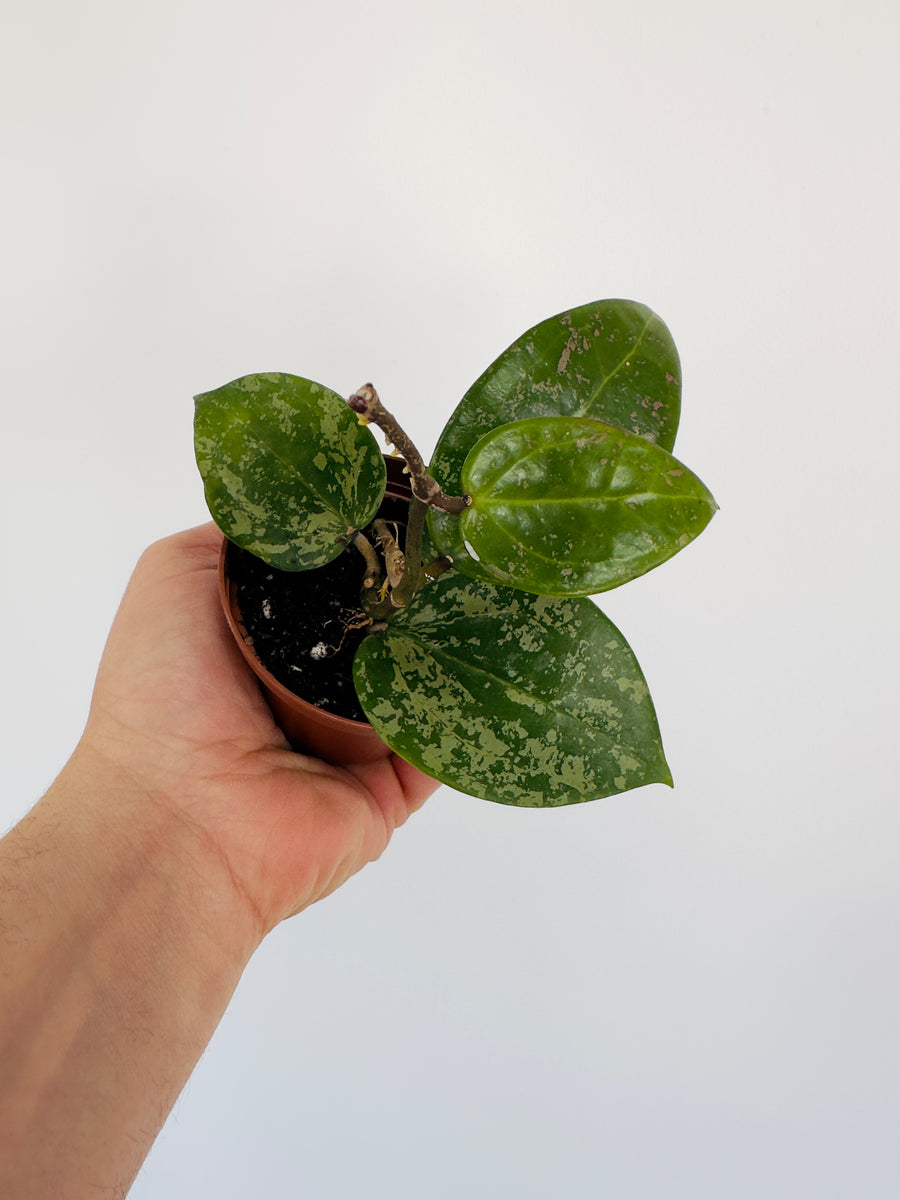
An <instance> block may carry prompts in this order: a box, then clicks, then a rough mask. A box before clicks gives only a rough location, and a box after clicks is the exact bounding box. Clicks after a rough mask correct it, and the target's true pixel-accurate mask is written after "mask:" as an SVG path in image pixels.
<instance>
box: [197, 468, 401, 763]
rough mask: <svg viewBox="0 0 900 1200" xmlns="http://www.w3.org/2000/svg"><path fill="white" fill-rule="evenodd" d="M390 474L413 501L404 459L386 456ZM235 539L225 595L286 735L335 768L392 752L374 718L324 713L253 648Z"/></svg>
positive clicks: (391, 488) (393, 495) (390, 487)
mask: <svg viewBox="0 0 900 1200" xmlns="http://www.w3.org/2000/svg"><path fill="white" fill-rule="evenodd" d="M385 464H386V466H387V472H388V482H387V491H386V493H385V494H386V497H387V498H388V499H392V500H409V499H410V495H411V493H410V488H409V479H408V477H407V476H406V475H404V474H403V466H404V464H403V460H402V459H399V458H389V457H388V456H387V455H385ZM230 548H231V542H229V541H228V539H227V538H223V539H222V549H221V551H220V552H219V595H220V597H221V600H222V608H223V609H224V612H225V617H226V620H227V621H228V625H229V628H230V629H231V632H232V633H233V634H234V639H235V641H236V642H237V644H238V648H239V649H240V651H241V653H242V654H243V656H244V658H245V660H246V661H247V663H248V665H249V666H250V668H251V670H252V671H253V673H254V674H255V675H256V677H257V679H258V680H259V682H260V685H261V687H262V690H263V693H264V695H265V697H266V700H267V701H268V702H269V707H270V708H271V709H272V713H273V715H274V717H275V720H276V721H277V722H278V724H279V726H280V727H281V729H282V731H283V732H284V735H285V737H286V738H287V739H288V741H289V742H290V743H291V745H292V746H293V747H294V748H295V749H296V750H299V751H301V752H302V753H306V754H314V755H316V757H317V758H322V759H324V760H325V761H326V762H329V763H332V764H334V765H335V766H343V765H346V764H349V763H363V762H374V761H375V760H376V759H379V758H385V757H386V756H387V755H388V754H390V749H389V748H388V747H387V746H386V745H385V744H384V742H383V741H382V740H381V738H380V737H379V736H378V734H377V733H376V732H375V730H374V729H373V728H372V726H371V725H370V724H369V723H368V721H351V720H349V719H348V718H347V717H339V716H336V715H335V714H334V713H329V712H323V710H322V709H321V708H316V706H315V705H314V704H309V703H308V702H307V701H306V700H302V699H301V698H300V697H299V696H295V695H294V693H293V692H292V691H290V690H289V689H288V688H286V687H285V686H284V684H283V683H279V681H278V680H277V679H276V678H275V676H274V675H273V674H272V673H271V672H270V671H269V670H267V669H266V667H264V666H263V664H262V663H261V662H260V661H259V659H258V658H257V657H256V654H255V653H254V651H253V647H252V646H251V645H248V634H247V630H246V628H245V626H244V623H243V620H242V617H241V610H240V606H239V604H238V599H237V587H236V585H235V584H234V582H233V581H232V580H231V579H230V577H229V574H228V558H229V549H230Z"/></svg>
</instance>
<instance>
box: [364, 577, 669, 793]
mask: <svg viewBox="0 0 900 1200" xmlns="http://www.w3.org/2000/svg"><path fill="white" fill-rule="evenodd" d="M354 680H355V683H356V690H357V692H358V694H359V697H360V700H361V702H362V706H363V708H364V710H365V712H366V715H367V716H368V718H369V720H370V721H371V723H372V725H374V727H375V728H376V729H377V730H378V732H379V734H380V735H381V736H382V738H384V740H385V741H386V742H387V744H388V745H389V746H390V747H391V748H392V749H393V750H395V751H396V752H397V754H399V755H400V756H401V757H402V758H404V759H406V760H407V761H408V762H411V763H414V764H415V765H416V766H417V767H419V768H420V769H421V770H423V771H425V772H427V773H428V774H429V775H431V776H433V777H434V778H436V779H439V780H441V782H443V783H447V784H449V785H450V786H451V787H454V788H457V789H458V790H459V791H462V792H467V793H469V794H470V795H473V796H481V797H483V798H484V799H486V800H495V801H497V802H499V803H501V804H516V805H522V806H526V807H534V808H541V807H546V806H552V805H560V804H575V803H578V802H579V801H582V800H591V799H596V798H598V797H600V796H608V795H611V794H613V793H615V792H622V791H626V790H627V789H628V788H634V787H640V786H641V785H642V784H645V783H653V782H659V783H667V784H671V782H672V778H671V775H670V773H669V768H668V766H667V765H666V761H665V757H664V755H663V750H662V745H661V743H660V737H659V728H658V726H657V723H656V714H655V712H654V709H653V702H652V701H651V699H650V694H649V692H648V690H647V684H646V681H645V680H644V676H643V674H642V673H641V669H640V667H639V666H638V664H637V661H636V659H635V657H634V654H633V653H632V651H631V649H630V647H629V646H628V643H627V642H626V641H625V639H624V638H623V637H622V635H621V634H620V633H619V631H618V630H617V629H616V628H615V626H614V625H613V624H612V622H611V621H609V620H608V619H607V618H606V617H605V616H604V615H603V613H601V612H600V610H599V609H598V608H596V607H595V606H594V604H592V603H591V601H590V600H585V599H583V598H572V599H564V600H560V599H551V598H548V597H544V596H529V595H527V594H526V593H525V592H519V591H514V590H512V589H510V588H498V587H494V586H493V585H491V584H485V583H478V582H475V581H473V580H467V579H464V578H462V577H460V576H459V575H457V574H455V573H454V574H451V575H446V576H443V577H442V578H441V579H439V580H437V581H436V582H435V583H433V584H430V585H429V586H428V587H426V588H424V589H423V590H422V591H421V592H420V593H419V594H418V596H417V597H416V599H415V601H414V602H413V603H412V604H411V605H410V606H409V608H407V609H404V610H402V611H401V612H400V613H399V614H398V615H397V616H396V617H395V618H394V619H393V620H392V621H391V623H390V625H389V626H388V629H387V631H386V632H385V633H384V634H382V635H381V636H370V637H368V638H366V639H365V640H364V641H363V642H362V644H361V645H360V647H359V649H358V650H357V653H356V659H355V661H354Z"/></svg>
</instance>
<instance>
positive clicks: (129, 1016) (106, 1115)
mask: <svg viewBox="0 0 900 1200" xmlns="http://www.w3.org/2000/svg"><path fill="white" fill-rule="evenodd" d="M98 789H99V791H100V792H102V794H100V795H98V794H96V792H97V791H98ZM101 851H102V852H101ZM257 940H258V937H257V931H256V930H255V929H254V928H253V926H252V923H251V922H249V921H248V919H247V917H246V913H245V911H244V909H243V907H242V906H241V904H240V901H239V898H238V897H237V895H236V894H235V893H234V892H233V889H232V888H231V887H230V884H229V882H228V879H227V875H226V872H225V871H224V869H223V871H222V873H221V875H220V874H218V873H217V872H216V871H215V870H214V869H211V868H210V864H209V862H208V861H207V859H206V858H205V857H204V855H203V853H202V850H201V849H200V848H199V847H198V845H197V840H196V835H195V834H194V833H193V831H191V830H190V829H189V828H188V827H186V826H184V823H183V821H181V820H179V819H178V818H175V817H173V816H171V815H170V814H169V811H168V810H167V808H166V806H164V805H161V804H158V803H156V802H155V801H154V799H153V798H152V797H150V796H147V795H145V796H142V795H141V793H140V791H139V789H136V788H135V786H134V784H133V781H129V780H124V779H121V778H117V777H116V776H115V775H114V774H111V775H110V774H107V775H106V776H104V775H103V773H102V772H99V773H98V771H97V768H96V764H95V763H91V764H89V766H88V768H87V769H85V764H84V763H83V762H82V761H81V760H79V758H78V756H76V759H75V760H73V763H72V764H70V766H69V767H68V768H67V769H66V771H64V772H63V774H62V775H61V777H60V779H59V780H57V782H56V784H54V786H53V787H52V788H51V790H50V792H49V793H48V794H47V796H46V797H45V798H44V799H43V800H42V801H41V803H40V804H39V805H37V806H36V808H35V809H34V810H33V812H32V813H31V814H29V816H28V817H27V818H26V819H25V821H23V822H22V824H21V825H20V826H18V827H17V828H16V829H15V830H13V832H12V833H11V834H10V835H8V837H7V838H5V839H4V840H3V841H2V842H0V1200H44V1198H46V1200H51V1198H52V1200H70V1198H71V1200H80V1198H81V1197H84V1196H87V1195H96V1196H98V1197H103V1196H105V1197H116V1196H121V1195H124V1193H125V1191H126V1190H127V1188H128V1186H129V1185H130V1183H131V1181H132V1179H133V1178H134V1175H135V1174H136V1172H137V1170H138V1168H139V1167H140V1164H141V1162H142V1161H143V1159H144V1157H145V1155H146V1154H147V1151H148V1149H149V1147H150V1145H151V1144H152V1142H153V1139H154V1137H155V1136H156V1134H157V1133H158V1131H159V1128H160V1126H161V1125H162V1123H163V1121H164V1120H165V1117H166V1115H167V1113H168V1112H169V1110H170V1108H171V1106H172V1105H173V1103H174V1102H175V1099H176V1098H177V1096H178V1094H179V1092H180V1091H181V1089H182V1087H183V1086H184V1084H185V1082H186V1080H187V1078H188V1076H189V1075H190V1073H191V1070H192V1069H193V1067H194V1065H195V1064H196V1062H197V1060H198V1058H199V1056H200V1054H201V1053H202V1052H203V1049H204V1047H205V1046H206V1044H207V1042H208V1040H209V1038H210V1036H211V1034H212V1033H213V1031H214V1029H215V1027H216V1025H217V1024H218V1022H219V1019H220V1018H221V1015H222V1013H223V1011H224V1009H225V1006H226V1004H227V1003H228V1000H229V998H230V996H231V994H232V992H233V991H234V988H235V986H236V984H237V982H238V979H239V978H240V974H241V971H242V969H243V966H244V965H245V963H246V961H247V959H248V957H249V955H250V954H251V953H252V951H253V949H254V947H255V945H256V942H257Z"/></svg>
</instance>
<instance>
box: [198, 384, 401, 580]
mask: <svg viewBox="0 0 900 1200" xmlns="http://www.w3.org/2000/svg"><path fill="white" fill-rule="evenodd" d="M194 444H195V449H196V454H197V465H198V466H199V468H200V474H201V475H202V476H203V484H204V488H205V490H206V501H207V504H208V505H209V510H210V512H211V513H212V516H213V520H214V521H215V522H216V524H217V525H218V526H219V528H220V529H221V530H222V532H223V533H224V534H225V535H226V536H227V537H229V538H230V539H231V540H232V541H233V542H236V543H237V544H238V545H239V546H242V547H243V548H244V549H245V550H249V551H250V552H251V553H252V554H255V555H257V557H259V558H262V559H264V560H265V561H266V562H268V563H270V564H271V565H272V566H276V567H279V568H280V569H281V570H283V571H305V570H309V568H311V567H319V566H324V564H325V563H328V562H331V560H332V559H333V558H336V557H337V556H338V554H340V552H341V550H343V548H344V546H345V545H346V544H347V540H348V537H349V535H350V533H352V532H353V530H354V529H358V528H361V527H362V526H364V525H366V524H368V522H369V521H370V520H371V519H372V517H373V516H374V515H375V513H376V511H377V509H378V506H379V504H380V503H381V498H382V496H383V495H384V486H385V468H384V458H383V457H382V454H381V451H380V450H379V448H378V444H377V442H376V441H375V439H374V437H373V436H372V434H371V433H370V432H369V430H368V429H365V428H363V427H362V426H360V424H359V422H358V421H357V419H356V417H355V415H354V414H353V413H352V412H351V411H350V409H349V408H348V407H347V405H346V403H345V402H344V401H343V400H342V399H341V397H340V396H339V395H338V394H337V393H336V392H332V391H330V390H329V389H328V388H325V387H322V385H321V384H318V383H312V382H311V381H310V380H308V379H301V378H300V377H299V376H297V375H282V374H267V375H245V376H244V377H243V378H242V379H236V380H234V382H233V383H227V384H225V385H224V387H220V388H217V389H216V390H215V391H212V392H205V393H203V394H202V395H200V396H197V397H195V417H194Z"/></svg>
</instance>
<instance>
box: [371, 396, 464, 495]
mask: <svg viewBox="0 0 900 1200" xmlns="http://www.w3.org/2000/svg"><path fill="white" fill-rule="evenodd" d="M347 403H348V404H349V405H350V407H351V408H352V409H353V411H354V412H355V413H356V414H357V416H358V417H359V419H360V421H362V422H363V423H364V424H368V423H369V422H370V421H371V422H372V424H373V425H377V426H378V428H379V429H381V430H382V431H383V433H384V435H385V437H386V438H387V439H388V442H389V444H391V445H393V446H396V447H397V449H398V450H399V452H400V453H401V454H402V455H403V457H404V458H405V459H406V466H407V469H408V471H409V478H410V483H411V485H412V491H413V495H414V496H415V497H416V498H417V499H419V500H421V501H422V503H423V504H430V505H431V506H432V508H440V509H442V510H443V511H444V512H448V513H461V512H463V511H464V510H465V509H467V508H468V507H469V506H470V505H471V503H472V498H471V496H448V495H447V494H446V492H444V491H443V490H442V489H441V486H440V484H439V483H438V481H437V480H436V479H435V478H434V477H433V476H432V475H429V474H428V470H427V468H426V466H425V463H424V461H423V459H422V455H421V454H420V453H419V452H418V450H417V449H416V448H415V446H414V445H413V443H412V441H411V440H410V438H409V435H408V434H407V433H405V432H404V430H403V429H402V428H401V427H400V425H399V424H398V423H397V420H396V418H395V417H393V416H392V415H391V413H389V412H388V410H387V409H386V408H385V407H384V405H383V404H382V403H381V401H380V400H379V398H378V393H377V392H376V391H375V389H374V388H373V387H372V385H371V383H364V384H363V386H362V387H361V388H360V389H359V391H358V392H354V393H353V395H352V396H351V397H350V399H349V400H348V401H347Z"/></svg>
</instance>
